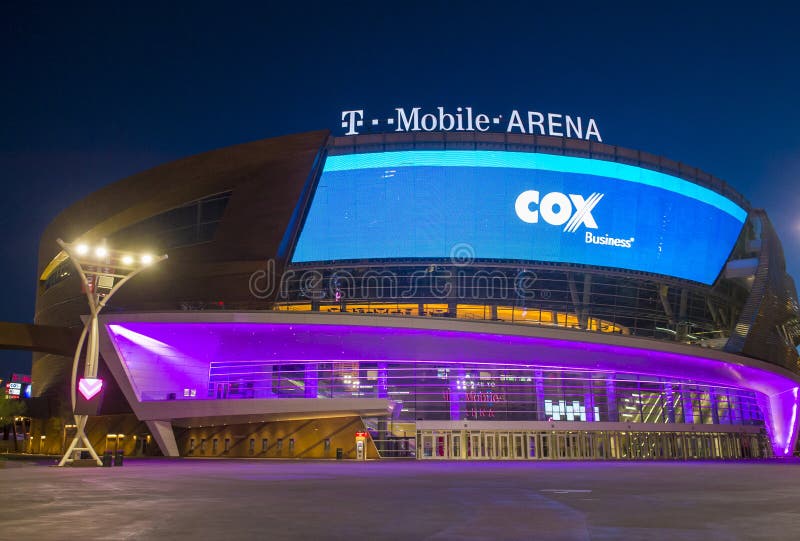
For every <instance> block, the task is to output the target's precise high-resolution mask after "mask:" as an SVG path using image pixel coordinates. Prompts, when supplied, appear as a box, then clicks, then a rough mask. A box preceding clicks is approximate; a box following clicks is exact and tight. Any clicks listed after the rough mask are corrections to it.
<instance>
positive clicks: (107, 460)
mask: <svg viewBox="0 0 800 541" xmlns="http://www.w3.org/2000/svg"><path fill="white" fill-rule="evenodd" d="M112 460H113V457H112V453H111V451H106V452H105V453H103V467H104V468H110V467H111V461H112Z"/></svg>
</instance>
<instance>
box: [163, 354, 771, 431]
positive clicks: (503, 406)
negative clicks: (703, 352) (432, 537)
mask: <svg viewBox="0 0 800 541" xmlns="http://www.w3.org/2000/svg"><path fill="white" fill-rule="evenodd" d="M204 391H205V392H204V393H198V392H197V389H185V390H184V393H183V397H182V398H184V399H192V398H206V399H208V398H212V399H247V398H389V399H391V400H392V401H394V402H395V403H396V404H397V406H396V409H395V413H394V415H393V419H394V420H397V421H400V422H404V421H406V422H407V421H411V422H413V421H423V420H424V421H427V420H446V421H462V420H495V421H582V422H603V421H608V422H620V423H649V424H653V423H656V424H665V423H673V424H674V423H686V424H703V425H718V424H724V425H749V426H763V425H764V415H763V413H762V412H761V410H760V409H759V405H758V400H757V397H756V394H755V393H754V392H752V391H747V390H744V389H737V388H729V387H719V386H710V385H703V384H701V383H697V382H687V381H679V380H672V379H667V378H654V377H650V376H643V375H636V374H619V373H609V372H602V371H592V372H581V371H566V370H553V369H548V368H544V367H543V368H537V367H529V366H528V367H519V366H513V365H508V366H502V365H491V366H486V365H473V364H461V363H427V362H411V361H409V362H379V361H372V362H364V361H339V362H328V363H295V364H284V363H278V364H276V363H268V362H263V361H260V362H253V361H224V362H212V363H211V366H210V370H209V380H208V389H206V390H204ZM162 398H163V399H167V398H168V397H167V396H164V397H162Z"/></svg>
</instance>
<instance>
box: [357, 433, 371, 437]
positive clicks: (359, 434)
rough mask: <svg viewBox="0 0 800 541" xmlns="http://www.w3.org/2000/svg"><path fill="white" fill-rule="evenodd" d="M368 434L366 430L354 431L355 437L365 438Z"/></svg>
mask: <svg viewBox="0 0 800 541" xmlns="http://www.w3.org/2000/svg"><path fill="white" fill-rule="evenodd" d="M368 435H369V434H367V433H366V432H356V438H366V437H367V436H368Z"/></svg>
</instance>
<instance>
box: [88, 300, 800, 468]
mask: <svg viewBox="0 0 800 541" xmlns="http://www.w3.org/2000/svg"><path fill="white" fill-rule="evenodd" d="M101 320H102V324H103V329H104V332H103V333H102V335H103V336H102V337H101V348H102V351H103V354H104V357H105V359H106V360H107V361H108V360H109V359H110V358H113V359H114V360H115V362H112V363H109V365H110V366H111V365H112V364H113V365H114V367H112V372H114V375H115V377H116V378H117V380H118V382H119V383H120V386H121V387H122V388H123V391H124V392H126V396H127V397H128V399H129V401H130V402H131V405H132V406H133V408H134V411H137V405H138V406H139V407H140V408H141V407H142V405H143V404H148V403H147V402H146V401H145V402H142V401H141V400H140V397H139V396H137V394H136V391H135V390H134V387H133V385H132V384H131V376H132V373H131V371H130V366H129V365H128V364H127V363H126V362H124V360H120V359H121V358H122V357H125V355H126V354H130V351H132V350H131V348H134V349H135V348H137V347H145V348H146V347H148V346H147V345H146V343H147V341H148V340H150V341H152V342H153V343H158V344H162V345H166V346H167V347H169V348H173V349H174V350H175V351H179V352H180V355H183V356H184V357H183V360H185V359H196V360H198V363H199V364H198V369H199V368H200V365H202V364H203V363H206V365H207V363H208V362H209V360H210V359H211V358H214V359H220V358H222V357H220V356H222V355H231V356H237V358H247V356H248V355H250V358H258V359H263V360H274V361H279V360H280V361H292V362H314V361H322V362H331V361H337V360H351V361H369V360H385V361H409V360H413V361H416V362H431V363H447V362H467V363H471V364H491V365H518V366H520V365H521V366H531V367H544V368H553V369H564V370H579V371H597V372H605V373H607V372H616V373H625V374H638V375H646V376H652V377H668V378H674V379H679V380H686V381H692V382H703V383H708V384H713V385H720V386H731V387H737V388H742V389H749V390H753V391H756V392H758V393H761V394H762V395H764V396H765V397H767V398H768V407H769V410H770V411H769V418H770V423H769V426H768V428H769V431H770V437H771V438H772V441H773V446H774V448H775V453H776V454H777V455H784V454H790V453H791V449H792V448H793V446H794V442H795V441H796V438H797V421H798V419H797V407H798V389H799V388H800V377H798V376H797V375H795V374H792V373H791V372H789V371H787V370H784V369H782V368H780V367H777V366H774V365H770V364H768V363H765V362H762V361H758V360H754V359H750V358H747V357H743V356H739V355H732V354H729V353H725V352H722V351H717V350H710V349H703V348H699V347H695V346H688V345H684V344H679V343H671V342H662V341H656V340H648V339H637V338H632V337H630V336H621V335H609V334H604V333H587V332H582V331H571V330H566V329H550V328H543V327H527V326H522V325H513V324H505V323H495V322H470V321H454V320H449V319H445V318H412V317H396V316H372V315H370V316H364V315H361V316H359V315H350V314H326V313H296V312H295V313H280V312H226V311H220V312H164V313H141V314H133V313H127V314H110V315H106V316H101ZM137 337H144V338H137ZM137 341H138V342H139V344H137V343H136V342H137ZM123 346H124V347H123ZM126 348H127V349H126ZM126 352H127V353H126ZM151 353H153V352H151ZM254 355H255V357H253V356H254ZM183 360H182V362H183ZM136 377H137V376H136V375H133V379H134V380H135V379H136ZM139 377H141V376H139ZM133 383H134V384H135V381H134V382H133ZM187 402H190V401H187ZM145 407H150V406H145ZM137 413H138V412H137Z"/></svg>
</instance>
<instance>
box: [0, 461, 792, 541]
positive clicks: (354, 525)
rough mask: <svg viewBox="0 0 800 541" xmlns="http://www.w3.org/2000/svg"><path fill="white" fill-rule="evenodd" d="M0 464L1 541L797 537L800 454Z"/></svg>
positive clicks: (703, 538) (772, 538) (24, 462)
mask: <svg viewBox="0 0 800 541" xmlns="http://www.w3.org/2000/svg"><path fill="white" fill-rule="evenodd" d="M51 463H52V460H40V461H33V460H24V459H23V460H13V461H7V462H4V464H5V466H0V487H2V500H0V501H2V503H0V519H1V520H2V533H1V534H0V538H2V539H36V540H42V539H59V540H60V539H68V538H71V539H218V540H223V539H348V540H379V539H405V540H409V539H431V540H443V539H467V540H477V539H545V540H550V539H593V540H606V539H608V540H612V539H613V540H616V539H647V540H660V539H664V540H666V539H669V540H687V539H689V540H693V539H697V540H703V541H708V540H717V539H719V540H723V539H724V540H729V539H770V540H778V539H787V540H788V539H798V538H800V463H799V462H797V461H781V462H779V461H760V462H756V461H754V462H737V463H734V462H725V463H723V462H677V463H676V462H433V461H427V462H415V461H399V462H391V461H382V462H367V463H356V462H352V461H344V462H335V461H329V462H323V461H289V460H213V459H179V460H166V459H139V460H135V459H129V460H126V462H125V465H124V466H123V467H121V468H120V467H115V468H55V467H50V466H49V464H51Z"/></svg>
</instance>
